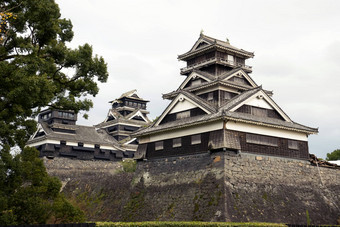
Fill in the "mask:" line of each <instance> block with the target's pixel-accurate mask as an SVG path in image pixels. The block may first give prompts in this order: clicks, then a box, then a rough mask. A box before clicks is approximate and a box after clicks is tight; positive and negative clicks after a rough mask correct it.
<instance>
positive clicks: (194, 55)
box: [178, 33, 254, 76]
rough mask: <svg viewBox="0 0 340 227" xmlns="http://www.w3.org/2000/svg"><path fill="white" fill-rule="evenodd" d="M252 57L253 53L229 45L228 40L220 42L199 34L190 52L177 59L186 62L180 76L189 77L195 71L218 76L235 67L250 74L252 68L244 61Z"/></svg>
mask: <svg viewBox="0 0 340 227" xmlns="http://www.w3.org/2000/svg"><path fill="white" fill-rule="evenodd" d="M252 57H254V54H253V53H251V52H248V51H245V50H242V49H238V48H236V47H234V46H232V45H230V43H229V40H227V41H221V40H218V39H214V38H211V37H209V36H206V35H203V33H201V34H200V37H199V39H198V40H197V41H196V43H195V44H194V46H193V47H192V48H191V50H189V51H188V52H186V53H185V54H181V55H179V56H178V59H179V60H181V61H186V62H187V67H185V68H182V69H181V74H182V75H189V74H190V73H191V72H192V71H193V70H195V69H196V70H201V71H203V72H207V73H209V74H211V75H215V76H219V75H221V74H222V73H224V72H227V71H230V70H231V69H235V68H237V67H240V68H242V69H243V70H244V71H245V72H247V73H251V72H252V68H251V66H247V65H246V64H245V61H246V59H248V58H252Z"/></svg>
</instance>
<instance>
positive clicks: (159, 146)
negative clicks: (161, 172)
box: [155, 141, 163, 151]
mask: <svg viewBox="0 0 340 227" xmlns="http://www.w3.org/2000/svg"><path fill="white" fill-rule="evenodd" d="M155 150H156V151H159V150H163V141H158V142H156V143H155Z"/></svg>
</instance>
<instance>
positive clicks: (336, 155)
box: [326, 149, 340, 161]
mask: <svg viewBox="0 0 340 227" xmlns="http://www.w3.org/2000/svg"><path fill="white" fill-rule="evenodd" d="M326 160H327V161H336V160H340V149H336V150H334V151H333V152H332V153H327V157H326Z"/></svg>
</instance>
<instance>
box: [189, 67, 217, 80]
mask: <svg viewBox="0 0 340 227" xmlns="http://www.w3.org/2000/svg"><path fill="white" fill-rule="evenodd" d="M193 72H195V73H197V74H199V75H201V76H203V77H206V78H207V79H209V80H215V79H216V76H214V75H212V74H210V73H208V72H204V71H202V70H199V69H194V70H193Z"/></svg>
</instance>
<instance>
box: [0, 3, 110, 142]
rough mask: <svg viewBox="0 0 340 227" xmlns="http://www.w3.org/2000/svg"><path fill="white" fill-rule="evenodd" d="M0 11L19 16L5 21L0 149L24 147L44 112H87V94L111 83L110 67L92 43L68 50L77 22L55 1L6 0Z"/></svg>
mask: <svg viewBox="0 0 340 227" xmlns="http://www.w3.org/2000/svg"><path fill="white" fill-rule="evenodd" d="M0 9H1V10H0V11H1V12H7V11H9V10H10V12H11V15H15V19H14V16H13V17H11V18H7V19H6V20H7V23H6V25H5V31H6V32H5V35H4V34H3V35H2V38H3V40H2V42H1V45H0V84H1V89H0V111H1V112H0V138H1V141H0V145H1V146H4V145H5V144H8V145H10V146H14V145H15V144H17V145H19V146H20V147H21V148H23V147H24V145H25V142H26V141H27V139H28V138H29V136H30V135H31V134H32V133H33V132H34V131H35V129H36V124H35V121H34V120H32V117H35V116H36V114H37V113H38V112H39V111H40V110H41V108H43V107H46V106H47V107H50V108H59V109H68V110H74V111H75V112H76V113H78V112H79V111H82V110H84V111H88V110H89V109H90V108H91V107H92V102H91V100H90V99H88V98H86V96H87V95H93V96H95V95H96V94H97V93H98V86H97V82H98V81H99V82H106V80H107V77H108V73H107V65H106V63H105V62H104V59H103V58H102V57H98V56H95V57H93V53H92V47H91V46H90V45H89V44H85V45H83V46H79V47H78V48H76V49H71V48H69V47H67V43H68V42H70V41H71V40H72V38H73V31H72V23H71V21H70V20H67V19H62V18H60V11H59V7H58V5H57V4H56V3H55V2H54V1H53V0H21V1H17V0H4V1H1V3H0ZM2 20H5V19H2ZM65 72H70V73H68V74H66V73H65Z"/></svg>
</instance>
